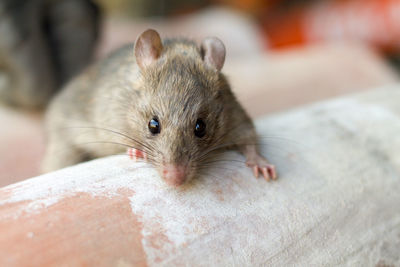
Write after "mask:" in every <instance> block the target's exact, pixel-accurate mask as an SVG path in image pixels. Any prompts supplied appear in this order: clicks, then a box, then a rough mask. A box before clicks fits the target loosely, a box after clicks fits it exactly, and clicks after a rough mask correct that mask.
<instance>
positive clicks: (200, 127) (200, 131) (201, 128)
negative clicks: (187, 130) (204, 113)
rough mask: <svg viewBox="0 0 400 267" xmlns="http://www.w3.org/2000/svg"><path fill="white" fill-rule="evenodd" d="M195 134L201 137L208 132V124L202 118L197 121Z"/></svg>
mask: <svg viewBox="0 0 400 267" xmlns="http://www.w3.org/2000/svg"><path fill="white" fill-rule="evenodd" d="M194 134H195V135H196V136H197V137H199V138H201V137H203V136H204V135H205V134H206V124H205V123H204V121H203V120H202V119H198V120H197V121H196V126H195V127H194Z"/></svg>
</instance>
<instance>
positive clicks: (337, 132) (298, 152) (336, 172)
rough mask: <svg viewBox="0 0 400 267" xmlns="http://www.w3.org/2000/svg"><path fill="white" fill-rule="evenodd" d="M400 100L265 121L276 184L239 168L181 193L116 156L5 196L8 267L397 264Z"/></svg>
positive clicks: (339, 103) (229, 166) (2, 237)
mask: <svg viewBox="0 0 400 267" xmlns="http://www.w3.org/2000/svg"><path fill="white" fill-rule="evenodd" d="M399 101H400V87H392V88H386V89H381V90H376V91H371V92H368V93H366V94H362V95H359V96H354V97H349V98H343V99H338V100H333V101H330V102H326V103H322V104H317V105H313V106H311V107H309V108H305V109H301V110H297V111H293V112H289V113H285V114H280V115H276V116H273V117H269V118H264V119H261V120H259V121H258V123H257V124H258V127H259V132H260V133H262V135H263V137H264V138H263V142H264V143H265V150H264V153H265V154H267V155H269V158H271V161H272V162H274V163H275V164H276V165H277V167H278V170H279V172H280V179H279V180H278V181H277V182H274V183H266V182H265V181H264V180H263V179H258V180H257V179H255V178H253V177H252V174H251V170H250V169H248V168H244V167H243V165H242V163H240V162H236V161H232V162H224V163H218V164H217V166H216V168H215V169H213V173H212V175H210V176H208V177H201V178H200V179H198V180H196V181H194V182H193V183H191V184H188V185H186V186H184V187H182V188H178V189H176V188H171V187H168V186H167V185H165V184H164V183H163V182H162V180H161V179H160V178H159V177H158V175H157V172H156V171H155V170H154V169H153V168H151V167H150V166H149V165H147V164H146V163H134V162H132V161H130V160H129V159H128V157H126V156H114V157H110V158H104V159H100V160H96V161H92V162H88V163H85V164H80V165H77V166H74V167H70V168H67V169H63V170H60V171H57V172H54V173H50V174H48V175H44V176H40V177H37V178H32V179H29V180H27V181H24V182H21V183H18V184H14V185H11V186H8V187H5V188H3V189H0V265H5V266H24V265H26V264H27V263H32V262H34V263H35V265H38V266H44V265H47V264H48V265H49V264H52V265H57V266H60V265H68V264H72V265H74V264H77V263H81V264H88V265H93V264H95V265H96V266H101V265H104V266H109V265H111V264H114V265H116V266H131V265H134V264H143V265H144V264H147V265H150V266H154V265H156V264H158V265H161V266H177V265H178V266H182V265H186V266H193V265H196V266H209V265H220V266H221V265H222V266H260V265H263V266H265V265H267V266H268V265H273V266H288V265H290V266H293V265H294V266H310V265H312V266H326V265H328V266H330V265H347V266H355V265H356V266H374V265H379V266H383V265H388V266H398V265H400V254H399V247H400V205H399V203H400V194H399V191H400V154H399V153H398V151H399V150H400V137H399V134H398V133H399V132H400V105H399ZM226 157H227V159H234V160H239V161H241V160H243V158H242V157H241V156H240V155H239V154H236V153H233V152H231V153H228V154H227V155H226ZM127 203H128V204H127ZM127 205H128V206H127ZM127 207H129V208H127ZM127 252H129V253H127ZM132 254H133V255H135V256H132ZM37 255H40V257H38V256H37ZM31 260H33V261H31Z"/></svg>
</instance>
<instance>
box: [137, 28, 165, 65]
mask: <svg viewBox="0 0 400 267" xmlns="http://www.w3.org/2000/svg"><path fill="white" fill-rule="evenodd" d="M162 49H163V46H162V43H161V38H160V35H159V34H158V32H156V31H155V30H152V29H148V30H146V31H145V32H143V33H142V34H141V35H140V36H139V37H138V39H137V40H136V43H135V57H136V62H137V64H138V65H139V67H140V68H141V69H144V68H146V67H147V66H149V65H151V64H152V63H153V62H155V61H156V60H157V59H158V58H159V57H160V55H161V51H162Z"/></svg>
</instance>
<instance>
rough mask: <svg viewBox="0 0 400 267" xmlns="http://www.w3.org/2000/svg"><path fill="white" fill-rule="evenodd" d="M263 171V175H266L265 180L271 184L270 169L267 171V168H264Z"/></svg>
mask: <svg viewBox="0 0 400 267" xmlns="http://www.w3.org/2000/svg"><path fill="white" fill-rule="evenodd" d="M261 170H262V173H263V175H264V178H265V180H267V182H269V180H270V175H269V173H268V169H267V168H266V167H264V168H261Z"/></svg>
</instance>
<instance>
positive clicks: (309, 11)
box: [262, 0, 400, 52]
mask: <svg viewBox="0 0 400 267" xmlns="http://www.w3.org/2000/svg"><path fill="white" fill-rule="evenodd" d="M262 27H263V31H264V33H265V37H266V39H267V40H266V41H267V43H268V46H269V47H270V48H282V47H287V46H292V45H300V44H306V43H314V42H320V41H357V42H363V43H367V44H370V45H372V46H374V47H377V48H378V49H381V50H382V51H384V52H398V51H399V50H400V1H398V0H339V1H319V2H316V3H314V4H311V5H309V6H302V7H299V8H295V9H291V10H290V11H289V12H278V13H277V14H274V13H272V14H267V15H266V16H265V15H264V18H263V21H262Z"/></svg>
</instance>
